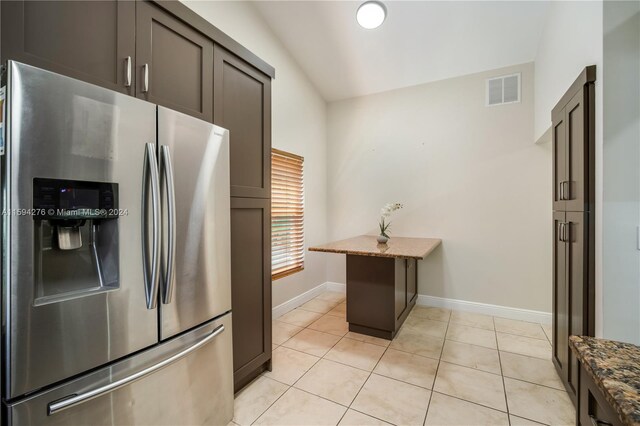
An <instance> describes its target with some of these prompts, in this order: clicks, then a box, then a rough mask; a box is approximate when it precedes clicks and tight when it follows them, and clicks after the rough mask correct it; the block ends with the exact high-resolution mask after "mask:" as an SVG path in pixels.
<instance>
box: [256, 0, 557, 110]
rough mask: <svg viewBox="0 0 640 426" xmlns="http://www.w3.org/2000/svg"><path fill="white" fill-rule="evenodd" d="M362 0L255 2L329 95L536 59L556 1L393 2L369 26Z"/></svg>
mask: <svg viewBox="0 0 640 426" xmlns="http://www.w3.org/2000/svg"><path fill="white" fill-rule="evenodd" d="M363 1H364V0H363ZM360 3H361V2H353V1H257V2H254V5H255V6H256V8H257V9H258V11H259V13H260V14H261V15H262V16H263V17H264V19H265V20H266V21H267V23H268V25H269V26H270V27H271V28H272V30H273V31H274V32H275V34H276V35H277V36H278V37H279V38H280V40H281V41H282V42H283V43H284V45H285V46H286V48H287V49H288V50H289V51H290V52H291V54H292V55H293V56H294V58H295V59H296V60H297V61H298V63H299V64H300V66H301V67H302V69H303V70H304V71H305V73H306V74H307V75H308V76H309V78H310V79H311V81H312V82H313V83H314V84H315V86H316V87H317V88H318V90H319V91H320V93H321V94H322V96H323V97H324V98H325V99H326V100H327V101H334V100H338V99H344V98H350V97H354V96H361V95H366V94H371V93H376V92H382V91H385V90H391V89H396V88H400V87H406V86H412V85H416V84H421V83H426V82H429V81H435V80H441V79H445V78H450V77H455V76H460V75H465V74H471V73H475V72H480V71H486V70H490V69H495V68H499V67H503V66H509V65H514V64H519V63H524V62H530V61H533V60H534V57H535V54H536V49H537V47H538V40H539V38H540V35H541V33H542V30H543V26H544V22H545V18H546V15H547V9H548V6H549V3H548V2H546V1H496V2H494V1H491V2H489V1H486V2H485V1H460V2H441V1H438V2H435V1H434V2H430V1H385V4H386V6H387V10H388V14H387V19H386V21H385V22H384V24H382V26H381V27H379V28H377V29H374V30H365V29H363V28H361V27H360V26H359V25H358V24H357V22H356V19H355V16H356V10H357V8H358V6H359V4H360Z"/></svg>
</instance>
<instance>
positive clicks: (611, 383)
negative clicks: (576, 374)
mask: <svg viewBox="0 0 640 426" xmlns="http://www.w3.org/2000/svg"><path fill="white" fill-rule="evenodd" d="M569 346H571V350H572V351H573V352H574V353H575V355H576V356H577V357H578V359H579V360H580V361H581V362H582V364H583V365H584V367H585V370H586V371H587V373H588V374H589V375H590V376H591V377H592V378H593V380H594V381H595V383H596V385H597V386H598V387H599V388H600V390H601V391H602V393H603V394H604V396H605V397H606V398H607V401H608V402H609V404H611V405H612V407H613V408H614V410H615V411H616V412H617V413H618V417H620V420H622V421H623V423H624V424H628V425H640V346H636V345H632V344H631V343H622V342H614V341H612V340H605V339H596V338H595V337H584V336H571V337H570V338H569Z"/></svg>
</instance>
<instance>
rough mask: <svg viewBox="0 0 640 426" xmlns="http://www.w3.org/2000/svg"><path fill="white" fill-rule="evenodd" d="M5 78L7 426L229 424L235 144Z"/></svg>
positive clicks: (97, 92) (71, 83)
mask: <svg viewBox="0 0 640 426" xmlns="http://www.w3.org/2000/svg"><path fill="white" fill-rule="evenodd" d="M7 69H8V73H7V74H8V77H7V82H6V86H7V87H6V96H7V99H6V103H5V113H6V116H5V127H6V129H5V145H6V146H4V154H3V155H2V156H1V157H0V165H1V179H2V209H3V213H4V214H3V216H2V289H3V294H2V314H3V317H2V321H3V328H2V357H3V368H2V373H3V375H2V398H3V419H4V421H6V422H7V423H8V424H16V425H25V424H37V425H54V424H55V425H58V424H60V425H62V424H64V425H84V424H87V425H89V424H91V425H99V424H100V425H101V424H105V425H106V424H109V425H116V424H117V425H126V424H139V425H152V424H153V425H159V424H167V425H179V424H221V425H226V424H227V423H228V422H229V421H230V420H231V418H232V416H233V366H232V348H231V333H232V330H231V288H230V257H229V256H230V238H229V233H230V216H229V214H230V213H229V203H230V198H229V136H228V131H227V130H225V129H222V128H219V127H216V126H214V125H212V124H210V123H207V122H204V121H201V120H198V119H195V118H192V117H189V116H187V115H184V114H181V113H178V112H175V111H171V110H169V109H166V108H163V107H160V106H156V105H154V104H151V103H148V102H145V101H142V100H139V99H136V98H134V97H131V96H126V95H123V94H120V93H116V92H113V91H110V90H106V89H103V88H100V87H97V86H94V85H91V84H88V83H84V82H80V81H77V80H74V79H71V78H68V77H64V76H61V75H58V74H54V73H51V72H47V71H43V70H40V69H37V68H34V67H31V66H28V65H24V64H20V63H17V62H12V61H9V63H8V65H7Z"/></svg>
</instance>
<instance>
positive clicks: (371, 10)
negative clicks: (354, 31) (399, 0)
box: [356, 1, 387, 30]
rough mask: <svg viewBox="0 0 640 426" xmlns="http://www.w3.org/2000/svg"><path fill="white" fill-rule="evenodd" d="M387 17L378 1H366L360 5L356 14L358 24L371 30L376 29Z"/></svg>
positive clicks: (384, 8)
mask: <svg viewBox="0 0 640 426" xmlns="http://www.w3.org/2000/svg"><path fill="white" fill-rule="evenodd" d="M386 17H387V8H386V7H385V6H384V4H382V3H381V2H379V1H367V2H364V3H362V4H361V5H360V7H359V8H358V12H357V13H356V19H357V20H358V24H360V26H361V27H362V28H366V29H368V30H372V29H374V28H378V27H379V26H380V25H382V23H383V22H384V19H385V18H386Z"/></svg>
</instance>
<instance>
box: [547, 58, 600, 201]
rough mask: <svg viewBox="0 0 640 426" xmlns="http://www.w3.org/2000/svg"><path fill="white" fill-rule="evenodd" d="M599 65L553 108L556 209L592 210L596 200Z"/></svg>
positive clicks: (577, 82)
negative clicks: (596, 129)
mask: <svg viewBox="0 0 640 426" xmlns="http://www.w3.org/2000/svg"><path fill="white" fill-rule="evenodd" d="M595 74H596V71H595V66H589V67H587V68H585V70H584V71H583V73H582V74H581V76H580V77H579V78H578V80H576V83H574V85H573V86H572V87H571V88H570V89H569V91H568V92H567V94H565V96H564V97H563V98H562V99H561V101H560V102H559V103H558V106H556V107H555V108H554V109H553V112H552V121H553V129H552V130H553V132H552V135H553V150H552V152H553V188H554V190H553V209H554V210H556V211H578V212H579V211H592V206H593V203H594V201H595V199H594V198H595V188H594V186H595V180H594V179H595V176H594V175H595V173H593V172H592V170H593V169H594V167H595V162H594V161H595V159H594V156H595V152H594V147H595V131H594V126H595V116H594V111H595V109H594V108H593V102H594V96H595V87H594V84H593V82H594V81H595Z"/></svg>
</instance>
